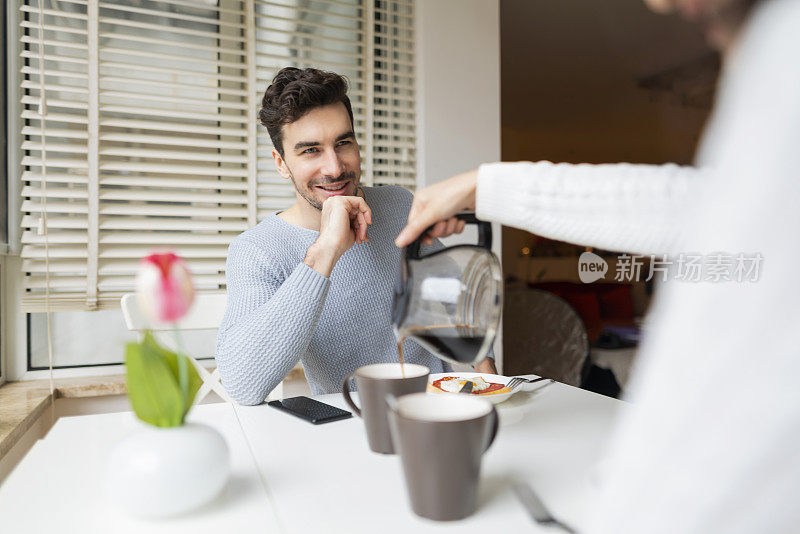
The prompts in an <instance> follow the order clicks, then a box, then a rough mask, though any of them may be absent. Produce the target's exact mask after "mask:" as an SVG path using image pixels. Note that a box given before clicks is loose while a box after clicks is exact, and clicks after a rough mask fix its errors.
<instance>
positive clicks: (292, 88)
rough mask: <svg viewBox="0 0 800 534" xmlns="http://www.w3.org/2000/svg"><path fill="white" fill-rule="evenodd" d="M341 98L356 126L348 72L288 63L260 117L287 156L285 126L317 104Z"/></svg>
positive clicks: (266, 95) (269, 91) (270, 89)
mask: <svg viewBox="0 0 800 534" xmlns="http://www.w3.org/2000/svg"><path fill="white" fill-rule="evenodd" d="M337 102H341V103H342V104H344V107H345V108H346V109H347V114H348V115H349V116H350V125H351V126H353V108H352V106H351V105H350V98H348V96H347V80H346V79H345V78H344V76H340V75H338V74H336V73H335V72H326V71H324V70H319V69H311V68H309V69H298V68H296V67H284V68H282V69H281V70H280V71H278V74H276V75H275V77H274V78H273V79H272V83H271V84H270V86H269V87H267V90H266V92H265V93H264V98H263V99H262V100H261V109H260V110H259V112H258V120H259V122H260V123H261V124H263V125H264V126H265V127H266V128H267V132H268V133H269V137H270V139H272V145H273V146H274V147H275V149H276V150H277V151H278V153H279V154H280V155H281V157H283V155H284V153H283V132H282V128H283V126H284V125H285V124H291V123H293V122H294V121H296V120H298V119H299V118H300V117H302V116H303V115H305V114H306V113H308V112H309V111H311V110H312V109H314V108H317V107H320V106H327V105H329V104H335V103H337Z"/></svg>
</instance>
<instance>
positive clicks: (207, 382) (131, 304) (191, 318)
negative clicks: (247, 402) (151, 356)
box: [121, 293, 283, 403]
mask: <svg viewBox="0 0 800 534" xmlns="http://www.w3.org/2000/svg"><path fill="white" fill-rule="evenodd" d="M121 302H122V315H123V316H124V317H125V325H126V326H127V327H128V330H132V331H136V332H142V331H144V330H151V331H153V332H154V334H155V335H158V334H159V333H163V332H169V331H172V330H174V329H176V328H177V330H181V331H184V330H210V329H218V328H219V326H220V324H221V323H222V316H223V315H224V314H225V303H226V295H225V293H211V294H208V293H207V294H197V295H195V297H194V303H193V304H192V307H191V308H190V309H189V313H187V314H186V315H185V316H184V317H183V318H181V320H180V321H178V323H177V325H173V324H171V323H158V324H150V321H149V320H148V319H147V318H146V317H145V315H144V314H143V313H142V310H141V309H140V307H139V302H138V301H137V300H136V295H135V294H134V293H128V294H126V295H123V297H122V301H121ZM186 356H188V357H189V359H190V360H191V361H192V363H193V364H194V366H195V367H196V368H197V373H198V374H199V375H200V378H201V379H202V380H203V385H202V386H200V389H199V390H198V391H197V395H196V396H195V399H194V402H195V403H198V402H200V401H201V400H203V398H205V396H206V395H208V394H209V393H210V392H211V391H214V392H216V393H217V395H219V396H220V397H222V399H223V400H225V401H226V402H233V401H232V400H231V398H230V396H229V395H228V393H227V392H226V391H225V388H224V387H222V383H221V382H220V380H219V369H215V370H214V372H213V373H209V372H208V370H207V369H206V368H205V367H203V365H202V364H200V363H199V362H198V361H197V360H195V359H194V358H193V357H192V355H191V354H187V355H186ZM269 397H270V398H281V397H283V382H281V383H280V384H278V386H277V387H276V388H275V389H274V390H272V392H271V393H270V395H269Z"/></svg>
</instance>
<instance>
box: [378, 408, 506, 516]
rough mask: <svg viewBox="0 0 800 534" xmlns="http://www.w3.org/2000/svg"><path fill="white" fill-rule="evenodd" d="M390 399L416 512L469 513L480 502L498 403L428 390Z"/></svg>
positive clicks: (394, 430) (393, 428)
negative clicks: (483, 462)
mask: <svg viewBox="0 0 800 534" xmlns="http://www.w3.org/2000/svg"><path fill="white" fill-rule="evenodd" d="M389 402H390V403H391V406H392V407H391V409H390V410H389V423H390V428H391V431H392V437H393V439H394V444H395V448H396V449H397V452H398V454H399V455H400V458H401V460H402V463H403V472H404V474H405V479H406V490H407V491H408V497H409V500H410V501H411V508H412V509H413V510H414V513H415V514H417V515H418V516H420V517H426V518H428V519H433V520H436V521H453V520H456V519H463V518H465V517H467V516H469V515H471V514H472V513H473V512H474V511H475V508H476V507H477V503H478V478H479V475H480V469H481V457H482V456H483V453H484V452H485V451H486V450H487V449H488V448H489V446H490V445H491V444H492V442H494V438H495V436H496V435H497V428H498V423H499V418H498V416H497V411H496V410H495V408H494V406H493V405H492V404H491V403H490V402H488V401H486V400H484V399H476V398H474V397H470V396H468V395H442V394H425V393H415V394H413V395H406V396H404V397H399V398H396V399H389Z"/></svg>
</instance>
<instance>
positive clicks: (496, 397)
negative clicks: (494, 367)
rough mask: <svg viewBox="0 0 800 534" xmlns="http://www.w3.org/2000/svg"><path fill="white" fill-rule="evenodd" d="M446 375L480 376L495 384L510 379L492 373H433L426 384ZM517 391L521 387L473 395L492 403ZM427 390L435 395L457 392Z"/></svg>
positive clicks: (501, 400)
mask: <svg viewBox="0 0 800 534" xmlns="http://www.w3.org/2000/svg"><path fill="white" fill-rule="evenodd" d="M446 376H457V377H458V378H476V377H481V378H483V379H484V380H486V381H487V382H494V383H495V384H503V385H506V384H508V383H509V381H511V378H512V377H510V376H502V375H492V374H489V373H434V374H432V375H430V377H429V378H428V385H429V386H430V385H431V384H433V383H434V382H436V381H437V380H439V379H440V378H444V377H446ZM518 391H522V388H521V387H520V388H517V389H515V390H514V391H511V392H509V393H495V394H494V395H475V397H478V398H481V399H486V400H488V401H491V402H493V403H494V404H498V403H500V402H503V401H504V400H507V399H509V398H510V397H511V396H512V395H513V394H514V393H517V392H518ZM428 392H430V393H433V394H435V395H458V393H450V392H449V391H442V390H440V389H438V388H432V387H429V388H428Z"/></svg>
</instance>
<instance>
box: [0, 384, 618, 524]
mask: <svg viewBox="0 0 800 534" xmlns="http://www.w3.org/2000/svg"><path fill="white" fill-rule="evenodd" d="M317 398H318V399H319V400H321V401H323V402H327V403H329V404H333V405H336V406H340V407H345V406H344V402H343V400H342V398H341V395H323V396H320V397H317ZM623 405H624V403H621V402H619V401H616V400H614V399H610V398H607V397H603V396H600V395H595V394H593V393H589V392H586V391H583V390H580V389H576V388H572V387H570V386H566V385H563V384H551V385H549V386H547V387H545V388H543V389H542V390H541V391H538V392H536V393H532V394H529V393H520V394H517V395H515V396H514V397H513V398H512V399H510V400H508V401H506V402H505V403H503V404H500V405H498V408H499V411H500V417H501V426H500V431H499V433H498V436H497V439H496V440H495V443H494V444H493V445H492V447H491V448H490V449H489V451H488V452H487V453H486V454H485V456H484V463H483V468H482V474H481V491H480V499H479V507H478V510H477V512H476V513H475V514H474V515H473V516H471V517H470V518H468V519H466V520H463V521H457V522H452V523H436V522H432V521H428V520H424V519H421V518H418V517H417V516H415V515H414V514H413V512H412V511H411V509H410V506H409V503H408V500H407V497H406V493H405V484H404V481H403V475H402V470H401V466H400V460H399V458H398V457H396V456H384V455H379V454H374V453H372V452H370V451H369V448H368V446H367V442H366V436H365V433H364V427H363V423H362V421H361V420H360V419H357V418H355V417H354V418H353V419H349V420H345V421H338V422H334V423H328V424H325V425H320V426H315V425H311V424H309V423H307V422H305V421H302V420H300V419H297V418H295V417H292V416H290V415H287V414H285V413H282V412H280V411H278V410H275V409H274V408H271V407H269V406H266V405H261V406H255V407H242V406H237V407H236V408H235V409H236V410H237V413H238V415H239V418H240V420H241V423H242V427H241V428H240V427H239V423H238V422H237V418H236V414H235V413H234V412H233V410H234V407H233V406H231V405H227V404H210V405H208V404H207V405H200V406H196V407H195V408H194V409H193V411H192V414H191V418H192V419H193V420H195V421H198V422H202V423H206V424H210V425H212V426H214V427H215V428H217V429H218V430H220V431H221V432H222V433H223V435H224V436H225V438H226V439H227V441H228V444H229V446H230V448H231V453H232V465H233V475H232V479H231V482H230V483H229V485H228V487H227V489H226V491H225V492H224V494H223V495H222V496H221V497H220V498H219V499H217V501H215V502H214V503H212V504H211V505H209V506H207V507H206V508H204V509H202V510H201V511H199V512H197V513H194V514H190V515H187V516H183V517H178V518H172V519H169V520H166V521H143V520H136V519H133V518H130V517H128V516H126V515H124V514H123V513H122V512H121V511H120V510H118V509H117V508H116V507H115V506H114V505H113V504H111V503H109V502H107V500H106V498H105V493H104V490H103V466H104V461H105V458H106V456H107V454H108V451H109V450H110V449H111V447H112V446H113V444H114V443H115V442H116V441H117V440H119V439H120V438H121V437H122V436H124V435H125V434H126V433H128V432H131V431H132V430H133V429H135V428H136V425H137V424H138V423H137V422H136V421H135V420H134V418H133V416H132V414H130V413H118V414H105V415H90V416H80V417H69V418H63V419H60V420H59V421H58V422H57V423H56V425H55V426H54V427H53V429H52V430H51V431H50V433H49V434H48V435H47V437H46V438H45V439H44V440H42V441H40V442H39V443H37V445H36V446H35V447H34V448H33V449H32V450H31V451H30V452H29V453H28V455H27V456H26V457H25V458H24V459H23V461H22V462H21V463H20V465H19V466H18V467H17V469H16V470H15V471H14V472H13V473H12V474H11V475H10V476H9V477H8V479H7V480H6V481H5V483H4V484H3V486H2V487H0V526H2V530H3V532H14V533H15V534H17V533H20V534H22V533H27V532H32V533H39V532H47V531H49V530H54V531H58V532H62V533H63V532H81V533H91V532H98V533H107V532H147V533H148V534H149V533H150V532H170V533H182V532H187V533H189V532H191V533H195V534H196V533H204V532H209V533H211V532H213V533H222V532H242V533H250V532H284V533H303V534H305V533H317V532H319V533H326V534H327V533H333V532H347V533H356V532H370V533H374V531H375V529H376V528H378V529H379V530H380V532H381V534H387V533H389V532H398V533H400V532H402V533H404V534H409V533H414V534H416V533H420V532H439V531H441V530H448V529H449V530H452V531H454V532H455V531H460V532H478V531H483V529H485V528H492V529H496V528H497V526H498V525H502V528H503V529H504V530H505V531H509V530H511V531H519V532H537V531H541V532H547V531H551V530H552V529H546V528H542V527H539V526H538V525H535V524H533V523H531V520H530V519H529V517H528V516H527V515H526V512H525V510H524V509H523V508H522V506H521V505H520V504H519V502H518V501H517V500H516V498H515V497H514V496H513V494H512V492H511V490H510V487H509V482H510V481H511V480H514V479H522V480H527V481H528V482H530V483H531V485H532V486H533V487H534V488H535V489H536V491H537V492H538V493H539V494H540V496H541V497H542V499H543V500H544V501H545V503H546V504H547V505H548V506H549V507H550V508H551V511H552V512H553V513H554V514H555V515H556V516H558V517H560V518H562V519H563V520H565V521H566V522H569V523H571V524H573V525H575V526H578V527H580V525H581V524H582V522H583V521H584V520H585V516H586V510H587V505H588V504H589V496H590V494H591V491H592V490H593V487H594V482H593V476H594V475H596V473H597V469H596V468H597V462H598V460H599V458H600V454H601V452H602V449H603V445H604V443H605V440H606V438H607V437H608V435H609V432H610V430H611V428H612V425H613V421H614V418H615V417H616V415H617V414H618V412H619V410H620V408H621V407H622V406H623ZM242 430H243V432H242ZM248 441H249V445H250V446H251V447H252V451H253V455H254V456H255V460H254V459H253V455H251V454H250V452H249V450H248Z"/></svg>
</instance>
